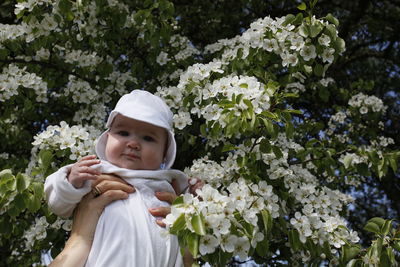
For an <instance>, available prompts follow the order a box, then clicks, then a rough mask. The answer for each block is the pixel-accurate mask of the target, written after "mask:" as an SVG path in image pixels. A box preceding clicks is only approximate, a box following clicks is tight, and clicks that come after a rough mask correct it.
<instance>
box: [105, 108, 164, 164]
mask: <svg viewBox="0 0 400 267" xmlns="http://www.w3.org/2000/svg"><path fill="white" fill-rule="evenodd" d="M166 143H167V132H166V130H165V129H164V128H161V127H158V126H155V125H152V124H149V123H146V122H142V121H137V120H134V119H130V118H127V117H124V116H122V115H120V114H118V115H117V116H116V117H115V119H114V121H113V123H112V125H111V128H110V130H109V132H108V140H107V144H106V158H107V160H108V161H109V162H111V163H112V164H114V165H116V166H118V167H121V168H126V169H132V170H157V169H159V168H160V164H161V163H162V162H163V159H164V151H165V149H166Z"/></svg>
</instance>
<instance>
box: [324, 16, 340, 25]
mask: <svg viewBox="0 0 400 267" xmlns="http://www.w3.org/2000/svg"><path fill="white" fill-rule="evenodd" d="M324 19H326V20H327V21H329V22H330V23H332V24H334V25H335V26H336V27H338V26H339V20H338V19H337V18H335V17H334V16H333V15H332V14H331V13H328V15H326V16H325V18H324Z"/></svg>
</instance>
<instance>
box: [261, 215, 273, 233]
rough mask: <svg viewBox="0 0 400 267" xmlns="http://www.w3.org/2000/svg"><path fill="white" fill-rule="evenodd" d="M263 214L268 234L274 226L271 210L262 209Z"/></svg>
mask: <svg viewBox="0 0 400 267" xmlns="http://www.w3.org/2000/svg"><path fill="white" fill-rule="evenodd" d="M261 216H262V218H263V223H264V230H265V233H266V235H268V234H269V233H270V232H271V228H272V216H271V215H270V214H269V211H268V210H266V209H263V210H262V211H261Z"/></svg>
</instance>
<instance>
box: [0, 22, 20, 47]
mask: <svg viewBox="0 0 400 267" xmlns="http://www.w3.org/2000/svg"><path fill="white" fill-rule="evenodd" d="M25 33H26V27H25V26H24V25H8V24H1V23H0V48H1V47H3V45H2V43H3V42H4V41H6V40H14V39H17V38H18V37H20V36H23V35H24V34H25Z"/></svg>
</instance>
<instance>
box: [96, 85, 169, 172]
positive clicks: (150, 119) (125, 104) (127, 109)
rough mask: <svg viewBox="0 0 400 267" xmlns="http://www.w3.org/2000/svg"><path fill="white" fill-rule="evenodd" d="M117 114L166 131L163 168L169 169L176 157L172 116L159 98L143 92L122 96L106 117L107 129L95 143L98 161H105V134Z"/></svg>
mask: <svg viewBox="0 0 400 267" xmlns="http://www.w3.org/2000/svg"><path fill="white" fill-rule="evenodd" d="M117 114H121V115H123V116H125V117H128V118H131V119H135V120H138V121H143V122H147V123H150V124H153V125H156V126H159V127H162V128H164V129H166V130H167V133H168V148H167V151H166V153H165V167H164V168H165V169H169V168H171V166H172V164H173V163H174V161H175V155H176V142H175V138H174V133H173V131H172V121H173V114H172V112H171V110H170V109H169V107H168V106H167V105H166V104H165V102H164V101H163V100H162V99H161V98H160V97H158V96H155V95H153V94H151V93H149V92H147V91H143V90H133V91H132V92H131V93H129V94H126V95H123V96H122V97H121V98H120V99H119V100H118V103H117V105H116V106H115V108H114V110H113V111H111V113H110V116H109V117H108V120H107V124H106V127H107V128H108V129H107V130H106V131H105V132H103V133H102V134H101V135H100V137H99V139H98V141H97V144H96V153H97V156H98V157H99V158H100V159H103V160H107V158H106V144H107V139H108V135H107V132H108V130H109V128H110V126H111V124H112V122H113V120H114V118H115V116H116V115H117Z"/></svg>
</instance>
